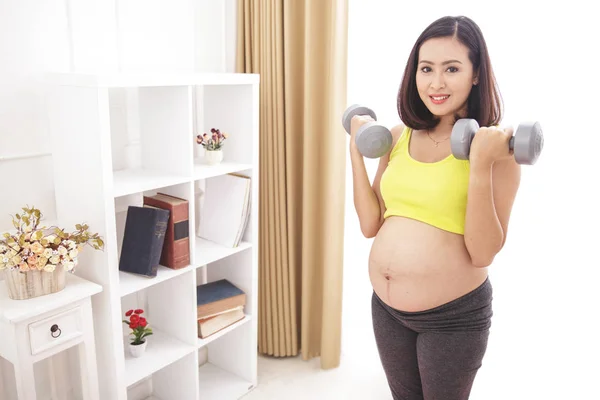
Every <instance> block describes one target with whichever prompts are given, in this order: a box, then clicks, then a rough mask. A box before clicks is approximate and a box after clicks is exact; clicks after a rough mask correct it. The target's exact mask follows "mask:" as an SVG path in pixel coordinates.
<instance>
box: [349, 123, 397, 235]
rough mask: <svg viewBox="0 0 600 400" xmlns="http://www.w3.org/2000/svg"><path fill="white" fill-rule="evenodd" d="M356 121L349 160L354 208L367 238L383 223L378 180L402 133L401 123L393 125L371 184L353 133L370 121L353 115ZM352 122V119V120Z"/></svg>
mask: <svg viewBox="0 0 600 400" xmlns="http://www.w3.org/2000/svg"><path fill="white" fill-rule="evenodd" d="M355 118H357V121H356V123H355V124H354V125H353V126H352V135H351V140H350V160H351V165H352V182H353V188H354V208H355V209H356V213H357V215H358V220H359V223H360V230H361V231H362V234H363V235H364V236H365V237H367V238H372V237H375V235H377V232H378V231H379V228H380V227H381V225H382V224H383V220H384V218H383V215H384V213H385V203H384V202H383V199H382V197H381V191H380V188H379V187H380V182H381V175H382V174H383V172H384V171H385V169H386V168H387V164H388V161H389V159H390V151H391V148H393V146H394V145H395V144H396V141H397V140H398V138H399V137H400V135H401V134H402V130H403V129H404V126H403V125H398V126H396V127H394V128H393V129H392V130H391V132H392V137H393V142H392V146H391V148H390V151H388V152H387V153H386V154H384V155H383V156H382V157H380V158H379V166H378V168H377V173H376V174H375V178H374V179H373V185H371V184H370V182H369V176H368V174H367V170H366V168H365V162H364V158H363V156H362V154H360V152H359V151H358V149H357V148H356V142H355V141H354V133H355V132H356V130H357V129H358V128H359V127H360V126H361V125H362V124H364V123H366V122H368V121H371V119H370V118H369V117H355ZM353 122H354V121H353Z"/></svg>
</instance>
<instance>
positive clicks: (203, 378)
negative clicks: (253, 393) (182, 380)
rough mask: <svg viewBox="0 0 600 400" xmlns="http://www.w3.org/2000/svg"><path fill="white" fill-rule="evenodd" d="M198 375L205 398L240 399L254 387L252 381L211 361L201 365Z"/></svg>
mask: <svg viewBox="0 0 600 400" xmlns="http://www.w3.org/2000/svg"><path fill="white" fill-rule="evenodd" d="M198 377H199V381H200V395H201V396H200V397H201V398H202V399H203V400H212V399H215V400H221V399H239V398H240V397H242V396H243V395H245V394H247V393H248V391H249V390H251V389H252V388H253V385H252V382H249V381H247V380H245V379H243V378H240V377H239V376H237V375H235V374H232V373H231V372H228V371H225V370H223V369H221V368H219V367H217V366H216V365H214V364H211V363H210V362H209V363H206V364H204V365H202V366H200V368H199V370H198Z"/></svg>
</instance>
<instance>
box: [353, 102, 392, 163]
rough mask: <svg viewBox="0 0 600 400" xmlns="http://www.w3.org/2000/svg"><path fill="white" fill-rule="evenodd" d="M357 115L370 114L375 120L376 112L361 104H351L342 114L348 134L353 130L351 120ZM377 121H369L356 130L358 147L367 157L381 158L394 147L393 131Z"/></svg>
mask: <svg viewBox="0 0 600 400" xmlns="http://www.w3.org/2000/svg"><path fill="white" fill-rule="evenodd" d="M355 115H369V116H371V118H373V119H374V120H375V121H377V116H376V115H375V112H374V111H373V110H371V109H370V108H368V107H364V106H361V105H359V104H354V105H351V106H350V107H348V108H347V109H346V111H344V115H342V125H343V126H344V129H345V130H346V132H348V134H350V132H351V128H350V126H351V121H352V117H354V116H355ZM375 121H370V122H367V123H366V124H364V125H362V126H361V127H360V128H358V131H356V137H355V141H356V147H357V148H358V151H359V152H360V154H362V155H363V156H364V157H367V158H379V157H381V156H383V155H384V154H386V153H387V152H388V151H389V150H390V148H391V147H392V133H391V132H390V130H389V129H387V128H386V127H384V126H382V125H380V124H378V123H377V122H375Z"/></svg>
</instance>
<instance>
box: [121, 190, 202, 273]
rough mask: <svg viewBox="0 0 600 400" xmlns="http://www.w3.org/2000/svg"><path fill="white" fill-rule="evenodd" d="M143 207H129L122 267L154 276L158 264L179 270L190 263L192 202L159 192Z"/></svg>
mask: <svg viewBox="0 0 600 400" xmlns="http://www.w3.org/2000/svg"><path fill="white" fill-rule="evenodd" d="M143 203H144V204H143V206H129V207H128V208H127V218H126V220H125V228H124V231H123V244H122V246H121V254H120V258H119V270H120V271H124V272H130V273H134V274H138V275H143V276H147V277H155V276H156V275H157V272H158V266H159V265H162V266H165V267H167V268H172V269H179V268H184V267H186V266H188V265H189V264H190V237H189V203H188V201H187V200H186V199H182V198H179V197H175V196H170V195H167V194H164V193H158V194H156V195H154V196H144V201H143Z"/></svg>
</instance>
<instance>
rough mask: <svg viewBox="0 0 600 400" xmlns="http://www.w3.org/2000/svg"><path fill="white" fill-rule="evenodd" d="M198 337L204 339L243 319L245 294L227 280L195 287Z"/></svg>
mask: <svg viewBox="0 0 600 400" xmlns="http://www.w3.org/2000/svg"><path fill="white" fill-rule="evenodd" d="M196 301H197V308H198V311H197V313H198V337H199V338H202V339H204V338H206V337H208V336H210V335H212V334H214V333H216V332H218V331H220V330H222V329H224V328H227V327H228V326H230V325H233V324H234V323H236V322H237V321H240V320H242V319H243V318H244V306H245V305H246V293H244V291H242V290H241V289H240V288H238V287H237V286H235V285H234V284H232V283H231V282H230V281H228V280H227V279H220V280H217V281H214V282H208V283H205V284H203V285H199V286H197V287H196Z"/></svg>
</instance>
